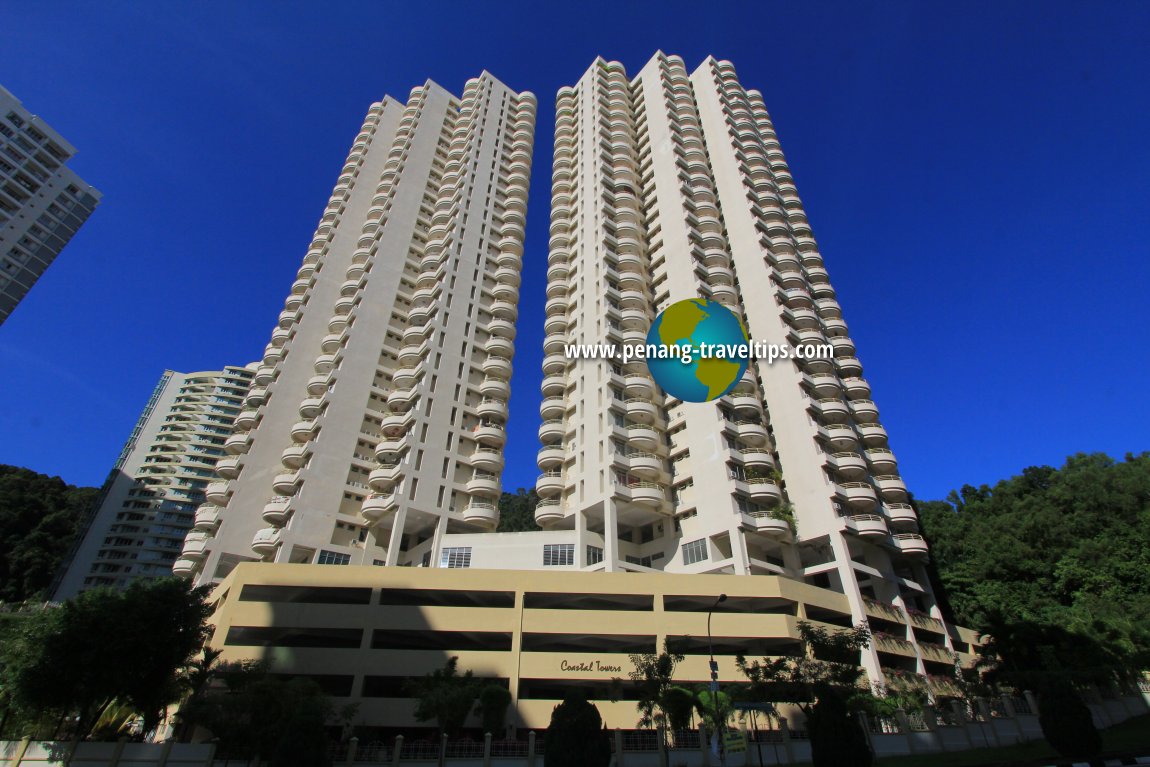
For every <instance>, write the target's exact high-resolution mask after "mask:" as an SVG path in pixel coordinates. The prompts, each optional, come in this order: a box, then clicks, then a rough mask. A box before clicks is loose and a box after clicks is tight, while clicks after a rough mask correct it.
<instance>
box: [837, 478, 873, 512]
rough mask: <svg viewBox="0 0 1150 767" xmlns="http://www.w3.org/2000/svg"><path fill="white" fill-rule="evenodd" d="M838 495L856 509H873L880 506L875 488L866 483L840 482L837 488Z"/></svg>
mask: <svg viewBox="0 0 1150 767" xmlns="http://www.w3.org/2000/svg"><path fill="white" fill-rule="evenodd" d="M835 492H836V494H837V495H838V496H839V497H840V498H842V499H843V500H844V501H846V502H847V504H849V505H850V506H852V507H854V508H856V509H868V510H869V509H873V508H874V507H876V506H878V496H877V495H875V492H874V488H873V487H871V486H870V485H868V484H867V483H866V482H840V483H839V484H838V485H837V486H836V487H835Z"/></svg>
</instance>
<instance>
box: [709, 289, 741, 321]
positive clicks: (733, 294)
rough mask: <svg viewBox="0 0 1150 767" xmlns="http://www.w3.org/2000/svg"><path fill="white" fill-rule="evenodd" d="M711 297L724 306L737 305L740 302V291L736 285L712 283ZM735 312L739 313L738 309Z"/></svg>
mask: <svg viewBox="0 0 1150 767" xmlns="http://www.w3.org/2000/svg"><path fill="white" fill-rule="evenodd" d="M711 298H713V299H714V300H715V301H717V302H718V303H720V304H723V305H724V306H727V307H731V306H735V305H737V304H738V302H739V291H737V290H735V286H734V285H712V286H711ZM735 314H738V312H737V311H736V312H735Z"/></svg>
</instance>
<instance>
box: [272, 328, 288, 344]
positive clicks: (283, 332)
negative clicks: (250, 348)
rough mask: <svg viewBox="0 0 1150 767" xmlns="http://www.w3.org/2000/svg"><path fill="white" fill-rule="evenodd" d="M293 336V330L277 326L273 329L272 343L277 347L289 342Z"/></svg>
mask: <svg viewBox="0 0 1150 767" xmlns="http://www.w3.org/2000/svg"><path fill="white" fill-rule="evenodd" d="M290 338H291V330H289V329H287V328H276V329H275V330H273V331H272V340H271V345H272V346H274V347H276V348H277V349H278V348H279V347H281V346H283V345H284V344H286V343H287V342H288V339H290Z"/></svg>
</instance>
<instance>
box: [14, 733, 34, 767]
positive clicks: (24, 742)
mask: <svg viewBox="0 0 1150 767" xmlns="http://www.w3.org/2000/svg"><path fill="white" fill-rule="evenodd" d="M29 742H31V741H30V739H29V738H21V739H20V745H19V746H18V747H17V748H16V755H15V756H14V757H12V761H11V762H9V764H10V765H12V767H20V765H21V764H22V763H23V761H24V752H26V751H27V750H28V743H29Z"/></svg>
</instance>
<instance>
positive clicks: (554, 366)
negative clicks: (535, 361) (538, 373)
mask: <svg viewBox="0 0 1150 767" xmlns="http://www.w3.org/2000/svg"><path fill="white" fill-rule="evenodd" d="M567 362H568V360H567V356H566V355H565V354H562V353H559V354H548V355H546V356H544V357H543V373H544V375H561V374H563V373H565V372H566V371H567Z"/></svg>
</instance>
